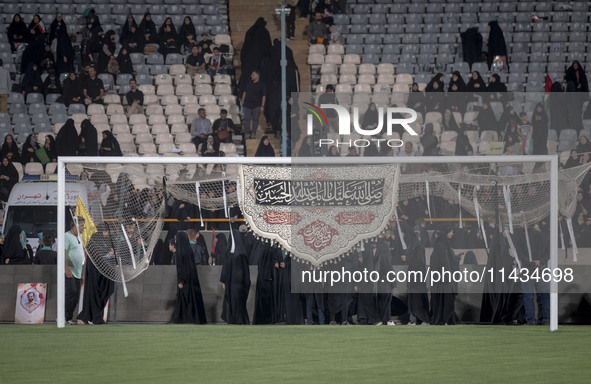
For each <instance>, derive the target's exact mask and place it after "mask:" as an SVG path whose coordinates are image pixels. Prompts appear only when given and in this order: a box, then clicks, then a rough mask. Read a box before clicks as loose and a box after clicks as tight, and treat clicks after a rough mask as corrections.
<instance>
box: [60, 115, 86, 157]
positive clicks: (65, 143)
mask: <svg viewBox="0 0 591 384" xmlns="http://www.w3.org/2000/svg"><path fill="white" fill-rule="evenodd" d="M79 145H80V139H79V138H78V131H76V127H75V126H74V120H73V119H68V121H66V123H65V124H64V125H63V126H62V127H61V129H60V130H59V132H58V133H57V137H56V139H55V150H56V152H57V155H58V156H76V154H77V150H78V146H79Z"/></svg>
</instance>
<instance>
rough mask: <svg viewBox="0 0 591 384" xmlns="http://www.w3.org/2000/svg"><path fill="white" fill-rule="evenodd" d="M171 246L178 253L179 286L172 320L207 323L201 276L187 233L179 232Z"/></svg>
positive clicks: (177, 271) (174, 321)
mask: <svg viewBox="0 0 591 384" xmlns="http://www.w3.org/2000/svg"><path fill="white" fill-rule="evenodd" d="M170 248H171V251H173V252H174V253H175V254H176V273H177V287H178V289H177V299H176V304H175V307H174V312H173V314H172V322H173V323H177V324H179V323H193V324H206V323H207V318H206V317H205V307H204V305H203V296H202V294H201V286H200V285H199V276H198V274H197V267H196V266H195V260H194V258H193V251H192V250H191V244H190V243H189V238H188V237H187V234H186V233H185V232H178V233H177V235H176V240H174V239H171V241H170Z"/></svg>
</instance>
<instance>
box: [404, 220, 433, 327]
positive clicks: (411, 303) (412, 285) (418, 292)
mask: <svg viewBox="0 0 591 384" xmlns="http://www.w3.org/2000/svg"><path fill="white" fill-rule="evenodd" d="M404 241H405V242H406V251H402V252H403V254H404V255H405V256H406V263H407V264H408V271H409V272H410V271H414V272H420V273H422V274H423V275H424V274H425V273H426V271H427V265H426V262H425V248H424V247H423V246H421V244H420V243H419V239H418V238H417V237H416V235H415V234H414V231H413V230H412V228H410V227H406V228H405V229H404ZM407 289H408V312H409V313H410V314H411V315H414V316H415V317H416V318H417V319H418V320H420V321H421V322H423V323H429V321H430V320H429V297H428V296H427V286H426V284H425V282H424V281H423V282H422V281H410V280H409V282H408V284H407Z"/></svg>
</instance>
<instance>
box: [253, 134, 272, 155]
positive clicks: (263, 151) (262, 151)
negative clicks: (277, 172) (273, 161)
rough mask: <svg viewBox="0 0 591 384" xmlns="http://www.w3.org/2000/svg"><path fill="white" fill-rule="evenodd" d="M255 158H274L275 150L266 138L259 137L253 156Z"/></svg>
mask: <svg viewBox="0 0 591 384" xmlns="http://www.w3.org/2000/svg"><path fill="white" fill-rule="evenodd" d="M254 156H255V157H275V150H274V149H273V146H272V145H271V142H270V141H269V137H268V136H263V137H261V141H260V142H259V146H258V147H257V151H256V153H255V154H254Z"/></svg>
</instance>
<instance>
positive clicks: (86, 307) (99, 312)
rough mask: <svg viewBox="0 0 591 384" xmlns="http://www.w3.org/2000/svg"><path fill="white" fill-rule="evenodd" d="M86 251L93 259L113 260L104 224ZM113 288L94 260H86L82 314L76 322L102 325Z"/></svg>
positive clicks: (98, 229)
mask: <svg viewBox="0 0 591 384" xmlns="http://www.w3.org/2000/svg"><path fill="white" fill-rule="evenodd" d="M86 251H87V252H88V253H90V254H92V255H94V256H95V257H101V258H102V257H104V258H106V259H111V260H115V253H114V251H113V248H112V245H111V241H110V235H109V229H108V228H107V226H106V225H105V224H103V223H101V224H99V225H97V231H96V232H95V233H94V234H93V235H92V237H91V238H90V241H89V242H88V244H87V245H86ZM88 259H90V261H89V260H88ZM114 287H115V286H114V283H113V281H111V280H109V279H108V278H106V277H105V276H103V275H102V274H101V273H100V272H99V270H98V269H97V268H96V266H95V265H94V260H93V259H92V258H90V257H89V258H87V261H86V277H85V280H84V295H83V299H82V300H83V301H82V303H83V304H82V312H80V314H79V315H78V320H82V321H83V322H85V323H92V324H104V323H105V320H104V309H105V305H107V302H108V301H109V297H111V295H112V294H113V290H114Z"/></svg>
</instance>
